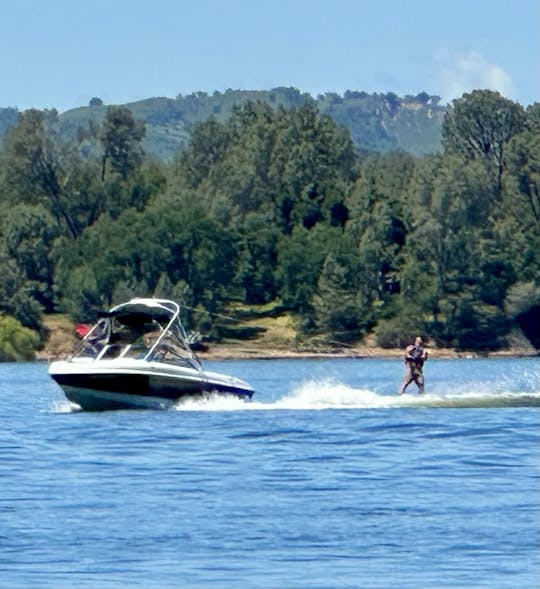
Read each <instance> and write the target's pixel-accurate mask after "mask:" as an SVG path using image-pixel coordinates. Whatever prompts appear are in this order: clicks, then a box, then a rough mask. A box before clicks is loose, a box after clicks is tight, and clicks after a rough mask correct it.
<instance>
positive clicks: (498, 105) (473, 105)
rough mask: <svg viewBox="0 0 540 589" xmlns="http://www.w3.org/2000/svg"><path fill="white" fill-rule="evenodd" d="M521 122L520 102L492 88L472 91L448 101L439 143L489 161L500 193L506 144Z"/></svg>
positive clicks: (457, 152) (467, 157)
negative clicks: (448, 106)
mask: <svg viewBox="0 0 540 589" xmlns="http://www.w3.org/2000/svg"><path fill="white" fill-rule="evenodd" d="M524 125H525V112H524V110H523V107H522V106H521V105H519V104H517V103H515V102H512V101H511V100H508V99H507V98H504V97H503V96H501V95H500V94H499V93H498V92H494V91H492V90H474V91H473V92H471V93H470V94H464V95H463V96H462V97H461V98H459V99H457V100H454V101H453V102H452V105H451V107H450V108H449V110H448V111H447V113H446V116H445V118H444V122H443V127H442V144H443V147H444V149H445V151H446V152H448V153H452V154H457V155H460V156H462V157H464V158H465V159H467V160H473V159H477V158H480V159H484V160H486V161H487V162H489V164H490V167H491V169H492V170H493V174H494V176H495V178H496V184H497V186H498V188H499V194H500V192H501V189H502V175H503V170H504V156H505V148H506V145H507V143H508V141H509V140H510V139H511V138H512V137H513V136H514V135H517V134H518V133H520V132H521V131H522V130H523V129H524Z"/></svg>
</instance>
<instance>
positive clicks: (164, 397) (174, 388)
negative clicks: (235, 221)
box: [49, 298, 253, 411]
mask: <svg viewBox="0 0 540 589" xmlns="http://www.w3.org/2000/svg"><path fill="white" fill-rule="evenodd" d="M49 374H50V375H51V377H52V378H53V379H54V380H55V381H56V382H57V383H58V385H59V386H60V387H61V388H62V390H63V391H64V394H65V395H66V397H67V398H68V399H69V400H70V401H72V402H73V403H76V404H77V405H79V406H80V407H81V408H82V409H84V410H87V411H103V410H107V409H133V408H158V409H166V408H169V407H172V406H173V405H174V404H176V403H177V402H178V401H179V400H180V399H183V398H186V397H195V398H197V397H199V398H200V397H206V396H210V395H213V394H219V395H231V396H234V397H239V398H242V399H246V400H248V399H250V398H251V397H252V395H253V389H252V388H251V386H250V385H249V384H248V383H246V382H244V381H243V380H241V379H239V378H236V377H234V376H227V375H224V374H220V373H217V372H209V371H207V370H204V369H203V367H202V365H201V363H200V361H199V360H198V358H197V357H196V355H195V354H194V352H193V351H192V349H191V347H190V344H189V338H188V336H187V334H186V331H185V329H184V326H183V325H182V322H181V320H180V307H179V305H178V304H177V303H175V302H173V301H169V300H165V299H150V298H137V299H132V300H130V301H128V302H127V303H123V304H121V305H117V306H116V307H113V308H112V309H111V310H110V311H107V312H103V313H101V314H100V318H99V320H98V321H97V323H96V324H95V325H94V326H93V327H92V328H91V329H90V330H89V331H88V333H86V335H84V337H83V339H82V341H81V344H80V346H79V348H78V349H77V351H76V352H75V353H74V355H73V356H72V357H70V358H69V359H68V360H58V361H55V362H52V363H51V365H50V367H49Z"/></svg>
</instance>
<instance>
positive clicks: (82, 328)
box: [75, 323, 91, 339]
mask: <svg viewBox="0 0 540 589" xmlns="http://www.w3.org/2000/svg"><path fill="white" fill-rule="evenodd" d="M90 329H91V327H90V325H86V323H77V325H75V333H76V334H77V335H78V336H79V337H80V338H81V339H82V338H83V337H84V336H85V335H86V334H87V333H88V332H89V331H90Z"/></svg>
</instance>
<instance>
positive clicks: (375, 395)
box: [51, 381, 540, 413]
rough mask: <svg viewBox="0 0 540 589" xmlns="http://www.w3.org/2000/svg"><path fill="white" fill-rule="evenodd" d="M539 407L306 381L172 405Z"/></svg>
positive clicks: (523, 395)
mask: <svg viewBox="0 0 540 589" xmlns="http://www.w3.org/2000/svg"><path fill="white" fill-rule="evenodd" d="M504 407H540V392H499V391H497V392H492V391H486V390H480V387H476V390H471V389H470V387H469V388H465V389H464V390H452V391H436V392H432V393H425V394H423V395H420V394H418V393H416V392H412V393H406V394H404V395H401V396H398V395H395V394H393V395H391V394H385V393H381V392H375V391H372V390H369V389H363V388H353V387H350V386H348V385H346V384H343V383H339V382H330V381H307V382H304V383H302V384H301V385H300V386H298V387H297V388H296V389H294V390H292V391H291V392H289V393H287V394H285V395H284V396H281V397H279V398H277V399H275V400H272V401H257V400H253V401H247V402H246V401H243V400H242V399H238V398H237V397H234V396H228V395H223V394H216V395H210V396H208V397H206V398H204V399H195V398H188V399H184V400H181V401H179V402H177V403H176V405H174V407H173V409H172V410H176V411H215V412H217V411H279V410H288V411H316V410H325V409H397V408H442V409H453V408H455V409H460V408H461V409H467V408H471V409H472V408H504ZM75 411H80V408H79V407H78V406H77V405H74V404H73V403H69V402H68V401H66V402H62V403H61V402H55V403H54V405H53V406H51V412H53V413H71V412H75Z"/></svg>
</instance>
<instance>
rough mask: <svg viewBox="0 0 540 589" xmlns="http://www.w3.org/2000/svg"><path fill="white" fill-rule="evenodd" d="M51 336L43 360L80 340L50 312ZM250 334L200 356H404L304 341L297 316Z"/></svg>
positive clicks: (257, 322) (524, 352) (371, 344)
mask: <svg viewBox="0 0 540 589" xmlns="http://www.w3.org/2000/svg"><path fill="white" fill-rule="evenodd" d="M44 325H45V327H46V328H47V330H48V333H49V335H48V338H47V341H46V343H45V346H44V348H43V349H42V350H41V351H40V352H39V353H38V355H37V356H38V359H40V360H46V361H50V360H54V359H57V358H63V357H66V356H68V355H69V354H70V353H71V351H72V350H73V349H74V348H75V346H76V345H77V343H78V341H79V340H78V338H77V336H76V335H75V330H74V325H73V323H72V322H71V320H70V319H69V318H68V317H67V316H65V315H48V316H46V317H45V318H44ZM239 333H249V337H247V338H246V337H228V338H225V339H223V340H222V341H220V342H205V344H206V346H207V349H206V350H204V351H200V352H198V353H197V355H198V356H199V357H200V358H201V359H202V360H205V359H207V360H219V359H238V358H254V359H256V358H263V359H264V358H267V359H272V358H273V359H276V358H402V357H403V350H402V349H388V348H381V347H378V346H377V345H376V344H375V341H374V340H373V338H367V339H366V341H364V342H362V343H361V344H356V345H350V346H345V345H342V346H337V345H335V344H333V345H329V344H328V343H325V342H324V340H322V339H320V338H312V339H311V340H305V339H303V340H300V339H299V338H298V337H297V331H296V329H295V324H294V321H293V319H292V318H291V317H290V316H289V315H288V314H280V315H277V316H267V315H264V314H263V315H262V316H258V317H251V318H246V319H244V320H243V321H242V331H240V332H239ZM427 348H428V350H429V353H430V356H431V357H432V358H477V357H485V356H490V357H491V356H495V357H504V356H508V357H515V356H535V355H538V353H539V351H538V350H535V349H534V348H533V347H532V346H530V345H529V346H527V345H525V344H524V343H523V342H519V345H516V346H513V347H512V348H509V349H507V350H500V351H497V352H489V353H486V354H484V353H478V352H475V351H456V350H453V349H448V348H436V347H434V346H429V345H428V346H427Z"/></svg>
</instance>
